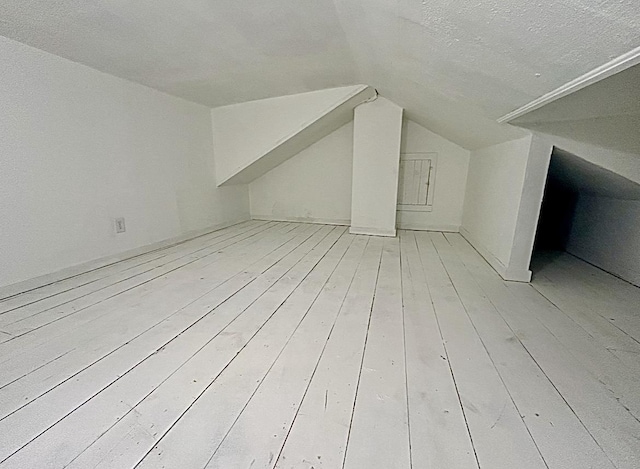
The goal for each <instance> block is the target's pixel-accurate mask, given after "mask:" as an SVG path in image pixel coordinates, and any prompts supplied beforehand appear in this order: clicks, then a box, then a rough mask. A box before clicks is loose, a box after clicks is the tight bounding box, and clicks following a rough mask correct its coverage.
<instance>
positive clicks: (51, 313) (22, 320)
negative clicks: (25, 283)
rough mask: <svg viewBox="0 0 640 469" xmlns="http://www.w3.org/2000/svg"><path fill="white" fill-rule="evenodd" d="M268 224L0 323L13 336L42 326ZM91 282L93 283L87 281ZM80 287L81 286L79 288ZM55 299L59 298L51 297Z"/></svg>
mask: <svg viewBox="0 0 640 469" xmlns="http://www.w3.org/2000/svg"><path fill="white" fill-rule="evenodd" d="M270 228H272V229H278V226H277V225H269V226H267V227H266V228H264V225H263V226H260V227H258V228H254V229H252V230H247V231H244V232H242V233H239V234H236V235H234V236H229V237H227V238H225V239H222V240H219V241H217V242H214V243H212V244H209V245H207V246H205V247H203V248H191V249H189V248H185V249H183V250H182V251H178V252H177V253H175V254H170V255H168V256H166V257H161V258H160V259H159V260H158V261H157V262H152V263H151V265H150V266H147V265H143V266H141V267H140V268H137V269H134V270H133V272H129V271H126V270H125V271H124V272H123V273H121V274H119V275H116V276H115V277H111V278H108V279H107V282H106V283H107V285H105V286H104V288H99V289H97V290H95V291H92V292H90V293H89V294H86V295H84V294H80V295H78V297H77V298H72V299H70V300H69V301H63V302H62V303H61V304H60V305H53V306H49V305H48V304H46V302H45V304H43V303H35V304H32V305H29V306H27V307H26V308H18V309H14V310H13V311H9V312H7V313H6V314H4V315H2V316H0V327H1V328H2V330H4V331H5V332H9V333H10V334H12V335H13V336H14V337H17V336H20V335H22V334H24V333H28V332H29V331H32V330H35V329H38V328H40V327H43V326H46V325H48V324H50V323H51V322H55V321H59V320H61V319H64V318H65V317H66V316H68V315H74V314H77V313H78V312H80V311H83V310H84V309H86V308H88V307H90V306H93V305H94V304H98V303H100V302H102V301H104V300H106V299H110V298H113V297H115V296H117V295H119V294H120V293H122V292H126V291H129V290H131V289H132V288H135V287H137V286H139V285H145V284H147V283H149V282H150V281H153V280H155V279H158V278H160V277H162V276H163V275H165V274H167V273H171V272H173V271H175V270H176V269H180V268H182V267H183V266H187V265H191V264H195V265H198V264H200V263H203V262H207V261H208V260H211V259H215V258H217V257H220V256H219V255H218V254H224V252H222V253H220V251H221V250H224V249H229V247H230V246H234V245H236V246H237V245H242V242H243V241H246V240H248V242H252V241H257V240H258V239H260V235H261V234H262V233H263V232H265V231H268V230H269V229H270ZM91 286H92V287H93V286H94V285H93V284H92V285H91ZM83 288H84V287H81V288H80V290H82V289H83ZM65 295H66V296H73V295H74V291H71V292H67V293H66V294H65ZM54 299H55V300H56V301H58V300H59V299H60V298H59V297H55V298H54Z"/></svg>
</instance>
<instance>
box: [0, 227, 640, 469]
mask: <svg viewBox="0 0 640 469" xmlns="http://www.w3.org/2000/svg"><path fill="white" fill-rule="evenodd" d="M545 264H546V265H544V266H543V267H541V270H540V271H539V272H538V274H537V276H536V279H535V281H534V283H533V285H525V284H515V283H506V282H503V281H502V280H500V278H499V277H498V276H497V275H496V274H495V273H494V272H493V271H492V270H491V269H490V268H489V266H488V265H487V264H486V263H485V262H484V261H483V260H482V258H480V257H479V255H478V254H477V253H476V252H475V251H474V250H473V249H472V248H471V247H470V246H469V245H468V244H467V243H466V241H464V240H463V238H461V237H460V236H459V235H457V234H446V235H443V234H441V233H424V232H411V231H402V232H401V233H400V237H399V238H395V239H390V238H388V239H382V238H375V237H366V236H353V235H349V234H348V232H347V231H346V229H345V228H344V227H332V226H321V225H305V224H289V223H272V222H259V221H251V222H246V223H243V224H240V225H236V226H233V227H231V228H228V229H225V230H221V231H217V232H214V233H211V234H209V235H206V236H203V237H200V238H197V239H194V240H191V241H189V242H186V243H183V244H180V245H178V246H174V247H171V248H167V249H163V250H159V251H155V252H151V253H148V254H145V255H142V256H138V257H136V258H133V259H129V260H127V261H123V262H119V263H117V264H113V265H110V266H107V267H103V268H100V269H97V270H94V271H91V272H87V273H85V274H82V275H79V276H76V277H74V278H71V279H68V280H64V281H61V282H58V283H55V284H52V285H48V286H45V287H42V288H39V289H37V290H33V291H30V292H28V293H25V294H22V295H19V296H15V297H12V298H7V299H4V300H2V301H1V302H0V331H2V333H0V341H1V343H0V381H1V382H0V461H1V463H0V467H2V468H38V469H39V468H48V467H72V468H94V467H100V468H105V467H110V468H119V469H120V468H130V467H137V468H162V467H167V468H205V467H207V468H225V469H226V468H253V469H256V468H274V467H277V468H305V469H310V468H316V469H319V468H343V467H344V468H350V469H351V468H357V469H362V468H366V469H369V468H380V469H391V468H438V469H447V468H455V469H457V468H478V467H480V468H483V469H500V468H508V469H514V468H518V469H528V468H552V469H555V468H577V469H584V468H629V469H631V468H638V467H640V420H639V417H640V391H639V389H640V387H639V386H638V384H639V380H640V342H639V341H640V313H639V311H638V309H639V305H640V289H638V288H635V287H632V286H630V285H628V284H626V283H624V282H622V281H620V280H617V279H615V278H613V277H611V276H609V275H608V274H605V273H604V272H601V271H599V270H597V269H595V268H593V267H591V266H589V265H587V264H584V263H582V262H580V261H577V260H576V259H574V258H572V257H571V256H568V255H561V256H560V257H556V258H552V257H548V258H547V259H545Z"/></svg>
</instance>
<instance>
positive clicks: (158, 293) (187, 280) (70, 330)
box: [0, 232, 278, 386]
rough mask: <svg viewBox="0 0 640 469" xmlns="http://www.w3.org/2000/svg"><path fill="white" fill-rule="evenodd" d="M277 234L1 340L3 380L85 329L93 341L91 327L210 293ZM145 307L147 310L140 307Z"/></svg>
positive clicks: (99, 328)
mask: <svg viewBox="0 0 640 469" xmlns="http://www.w3.org/2000/svg"><path fill="white" fill-rule="evenodd" d="M277 237H278V233H277V232H274V233H272V235H268V236H267V235H265V234H263V235H262V236H261V237H260V238H258V239H256V240H248V239H246V240H242V241H239V242H238V243H236V244H235V245H229V246H227V248H226V252H225V253H220V254H219V256H218V257H217V258H214V259H213V260H212V259H211V258H209V260H212V261H211V262H209V261H207V262H205V263H201V264H198V265H197V267H196V266H195V265H194V264H196V262H197V260H194V261H193V262H191V263H188V264H184V265H181V266H180V265H179V266H177V267H175V268H173V269H172V271H171V272H167V273H165V275H161V276H159V277H157V278H155V279H154V280H153V281H150V282H147V283H145V284H144V285H140V286H138V287H137V288H132V289H128V290H127V291H124V292H121V293H120V294H119V295H116V296H114V297H112V298H109V299H108V300H106V301H102V302H100V303H98V304H96V305H92V307H89V308H85V309H83V310H81V311H80V310H79V311H77V312H76V313H79V314H73V315H72V316H71V315H69V316H67V317H65V318H62V319H60V320H56V321H54V322H52V323H51V324H48V325H47V326H46V327H42V328H39V329H38V330H36V331H32V332H30V333H27V334H25V335H23V336H21V337H18V338H15V339H14V340H12V341H10V342H8V343H4V344H0V354H1V356H2V358H1V359H0V376H1V378H0V386H4V385H5V384H6V383H8V382H11V381H13V380H14V379H16V378H17V377H19V376H22V375H23V374H25V373H28V372H30V371H31V370H33V369H36V368H37V367H39V366H42V364H43V363H46V362H47V361H48V360H50V358H51V356H52V355H53V356H58V355H60V354H62V353H65V352H67V351H69V350H70V349H71V348H74V347H70V346H69V344H70V343H71V342H72V341H70V340H69V337H70V336H74V335H80V336H81V337H82V340H83V342H88V341H89V339H90V338H91V336H90V334H89V332H90V331H93V333H94V334H97V335H98V336H102V335H103V333H104V331H105V330H107V331H108V330H110V329H109V327H108V324H111V323H115V324H121V323H122V321H123V320H126V318H131V317H133V318H135V319H136V320H142V319H143V317H150V318H151V319H152V320H155V319H157V318H158V317H159V314H160V310H158V309H157V307H153V308H150V307H149V302H150V301H155V302H156V304H159V305H160V308H161V309H162V310H165V311H166V310H170V309H171V306H172V305H174V304H175V305H176V308H178V307H179V305H180V304H187V303H188V302H189V301H193V300H194V299H195V298H197V296H198V295H196V293H198V291H200V292H202V293H206V292H207V291H208V290H210V289H212V288H215V287H216V286H217V285H218V284H219V283H220V282H221V281H223V280H224V279H225V276H227V275H228V270H226V269H230V271H231V272H236V271H238V268H240V269H241V268H242V267H243V266H242V262H239V261H242V258H245V261H246V262H249V263H251V262H253V257H252V256H253V255H256V254H257V253H258V252H259V251H256V249H262V247H261V246H266V249H267V250H269V249H272V244H270V243H271V242H272V240H274V239H276V241H277ZM265 243H266V244H265ZM223 254H224V255H223ZM231 275H233V273H232V274H231ZM140 310H142V313H143V314H140V313H139V312H140ZM161 319H162V318H160V320H161ZM128 325H131V324H128Z"/></svg>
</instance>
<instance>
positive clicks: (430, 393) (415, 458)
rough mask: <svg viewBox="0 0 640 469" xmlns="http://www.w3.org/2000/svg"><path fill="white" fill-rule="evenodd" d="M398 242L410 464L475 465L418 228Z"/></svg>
mask: <svg viewBox="0 0 640 469" xmlns="http://www.w3.org/2000/svg"><path fill="white" fill-rule="evenodd" d="M400 242H401V244H400V247H401V262H402V302H403V311H404V323H405V327H404V334H405V346H406V364H407V393H408V399H409V429H410V436H411V462H412V467H413V468H414V469H419V468H439V467H442V468H448V467H451V468H459V469H464V468H476V469H477V468H478V463H477V461H476V458H475V454H474V449H473V445H472V444H471V438H470V435H469V429H468V427H467V423H466V421H465V418H464V414H463V411H462V407H461V404H460V401H459V398H458V394H457V392H456V387H455V382H454V380H453V375H452V373H451V368H450V366H449V362H448V361H447V360H446V355H447V352H446V350H445V347H444V344H443V340H442V336H441V335H440V329H439V327H438V322H437V320H436V316H435V312H434V310H433V304H432V301H431V294H430V292H429V288H428V285H427V280H426V277H425V274H424V269H423V266H422V263H421V261H420V254H419V252H418V246H417V244H416V239H415V233H414V232H412V231H401V232H400Z"/></svg>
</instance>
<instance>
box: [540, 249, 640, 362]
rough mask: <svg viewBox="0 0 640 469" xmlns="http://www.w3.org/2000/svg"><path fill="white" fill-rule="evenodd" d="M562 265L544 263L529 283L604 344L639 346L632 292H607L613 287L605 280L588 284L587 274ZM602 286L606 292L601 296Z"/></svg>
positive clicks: (639, 318)
mask: <svg viewBox="0 0 640 469" xmlns="http://www.w3.org/2000/svg"><path fill="white" fill-rule="evenodd" d="M563 259H566V257H563ZM564 264H565V262H563V261H562V260H559V261H556V262H554V264H553V265H549V266H547V267H546V268H545V269H544V270H542V271H541V272H540V273H538V274H537V275H536V278H535V279H534V281H533V283H532V285H533V286H534V287H535V288H536V289H537V290H538V291H539V292H540V293H541V294H542V295H544V296H545V297H547V298H548V299H549V300H550V301H552V302H554V303H556V302H558V303H560V304H559V305H558V306H560V308H561V309H562V310H563V311H565V312H566V314H568V315H570V317H571V318H572V319H573V320H574V321H576V322H577V323H578V324H580V325H581V326H582V327H584V328H585V330H588V331H589V332H590V333H592V334H593V335H594V337H595V338H596V339H597V340H600V341H603V342H602V343H604V344H607V345H610V344H611V343H612V342H613V347H612V348H613V349H617V348H618V347H619V345H618V343H619V344H624V343H629V342H635V345H634V348H635V349H636V350H637V348H638V347H640V307H639V306H638V304H640V303H638V302H636V298H634V295H627V296H626V297H624V298H623V299H620V298H616V297H615V296H614V294H612V293H611V294H610V293H609V292H610V291H615V288H611V286H609V285H608V282H607V284H605V285H602V284H600V288H595V287H591V286H589V284H588V283H587V281H586V280H585V278H588V277H589V276H583V275H580V274H576V273H575V271H578V272H579V269H570V268H567V267H566V266H565V265H564ZM620 283H623V282H620ZM603 289H605V290H606V291H607V292H608V294H607V295H606V296H604V297H603V295H602V291H603ZM639 290H640V289H639ZM622 347H625V346H624V345H623V346H622ZM628 348H629V347H628V346H627V347H625V348H624V349H628Z"/></svg>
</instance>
